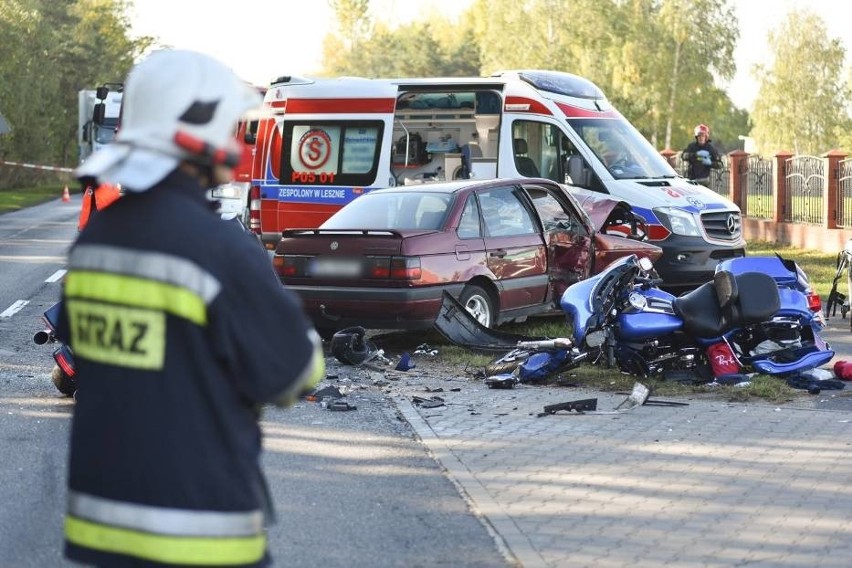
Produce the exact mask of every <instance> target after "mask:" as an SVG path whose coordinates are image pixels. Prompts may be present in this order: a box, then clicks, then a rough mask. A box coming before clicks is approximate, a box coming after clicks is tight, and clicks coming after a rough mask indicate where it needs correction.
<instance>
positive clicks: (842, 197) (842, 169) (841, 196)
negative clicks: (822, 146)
mask: <svg viewBox="0 0 852 568" xmlns="http://www.w3.org/2000/svg"><path fill="white" fill-rule="evenodd" d="M837 226H838V227H840V228H842V229H850V228H852V158H847V159H845V160H840V162H839V163H838V165H837Z"/></svg>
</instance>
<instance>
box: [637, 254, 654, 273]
mask: <svg viewBox="0 0 852 568" xmlns="http://www.w3.org/2000/svg"><path fill="white" fill-rule="evenodd" d="M639 268H641V269H642V270H644V271H645V272H650V271H651V270H652V269H653V268H654V263H653V262H651V259H650V258H648V257H647V256H643V257H642V258H640V259H639Z"/></svg>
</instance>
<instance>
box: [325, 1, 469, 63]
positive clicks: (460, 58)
mask: <svg viewBox="0 0 852 568" xmlns="http://www.w3.org/2000/svg"><path fill="white" fill-rule="evenodd" d="M472 34H473V31H472V29H470V28H469V27H467V28H466V27H463V26H453V25H452V24H450V22H448V21H447V20H446V19H445V18H443V17H442V16H440V15H434V16H432V17H430V18H429V19H427V20H426V21H424V22H415V23H410V24H406V25H402V26H399V27H397V28H394V29H391V28H389V27H388V26H387V24H385V23H383V22H381V23H376V24H375V25H373V26H372V33H371V34H370V36H369V37H366V38H361V39H359V40H358V44H357V48H355V49H346V45H345V44H346V42H344V41H341V40H340V39H338V38H336V37H334V36H327V37H326V39H325V43H324V58H323V67H324V69H323V75H327V76H340V75H355V76H359V77H437V76H465V75H478V74H479V52H478V50H477V49H476V44H475V43H473V41H472V38H473V36H472Z"/></svg>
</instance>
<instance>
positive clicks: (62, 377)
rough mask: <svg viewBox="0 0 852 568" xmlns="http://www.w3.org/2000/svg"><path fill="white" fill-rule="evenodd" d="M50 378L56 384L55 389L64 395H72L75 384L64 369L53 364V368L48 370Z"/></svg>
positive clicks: (75, 388) (75, 387)
mask: <svg viewBox="0 0 852 568" xmlns="http://www.w3.org/2000/svg"><path fill="white" fill-rule="evenodd" d="M50 379H51V380H52V381H53V384H54V385H55V386H56V390H58V391H59V392H61V393H62V394H64V395H65V396H72V395H73V394H74V391H76V390H77V385H76V384H75V383H74V379H72V378H71V377H69V376H68V375H66V374H65V371H63V370H62V369H60V368H59V365H54V366H53V370H51V371H50Z"/></svg>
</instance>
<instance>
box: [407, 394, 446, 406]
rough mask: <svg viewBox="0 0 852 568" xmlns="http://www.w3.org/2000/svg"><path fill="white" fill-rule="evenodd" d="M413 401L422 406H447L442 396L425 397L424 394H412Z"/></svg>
mask: <svg viewBox="0 0 852 568" xmlns="http://www.w3.org/2000/svg"><path fill="white" fill-rule="evenodd" d="M411 402H413V403H414V404H416V405H417V406H419V407H420V408H438V407H439V406H446V403H445V402H444V399H443V398H441V397H440V396H433V397H429V398H423V397H422V396H412V397H411Z"/></svg>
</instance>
